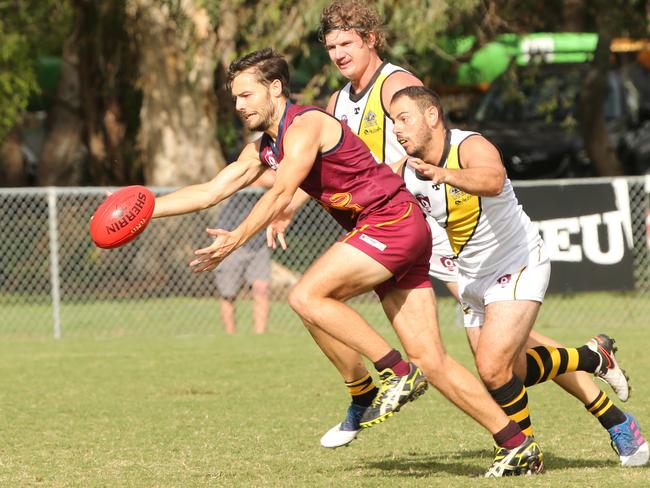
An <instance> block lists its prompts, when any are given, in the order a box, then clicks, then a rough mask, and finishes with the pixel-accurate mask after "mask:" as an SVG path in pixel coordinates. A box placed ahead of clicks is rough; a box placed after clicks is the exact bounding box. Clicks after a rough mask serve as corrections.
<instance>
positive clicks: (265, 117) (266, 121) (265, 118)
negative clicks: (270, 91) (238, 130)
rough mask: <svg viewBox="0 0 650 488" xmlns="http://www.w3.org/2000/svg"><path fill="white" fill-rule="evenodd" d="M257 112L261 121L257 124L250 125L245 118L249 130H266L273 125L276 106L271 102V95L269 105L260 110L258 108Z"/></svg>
mask: <svg viewBox="0 0 650 488" xmlns="http://www.w3.org/2000/svg"><path fill="white" fill-rule="evenodd" d="M256 112H257V116H258V117H259V121H258V122H257V123H256V124H253V125H249V121H248V119H244V121H245V123H246V127H248V130H250V131H253V132H264V131H266V130H267V129H268V128H269V127H271V123H272V122H273V116H274V115H275V108H274V107H273V104H272V103H271V99H270V97H269V99H268V103H267V105H266V106H265V107H263V108H261V109H259V110H256Z"/></svg>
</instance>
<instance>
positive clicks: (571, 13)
mask: <svg viewBox="0 0 650 488" xmlns="http://www.w3.org/2000/svg"><path fill="white" fill-rule="evenodd" d="M586 13H587V11H586V5H585V0H563V2H562V20H563V29H562V30H564V31H565V32H584V31H585V24H586Z"/></svg>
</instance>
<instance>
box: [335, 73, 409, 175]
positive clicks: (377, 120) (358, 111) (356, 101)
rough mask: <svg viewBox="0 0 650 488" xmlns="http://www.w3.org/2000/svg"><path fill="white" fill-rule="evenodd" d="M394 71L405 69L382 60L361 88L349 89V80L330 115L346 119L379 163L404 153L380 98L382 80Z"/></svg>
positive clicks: (390, 160)
mask: <svg viewBox="0 0 650 488" xmlns="http://www.w3.org/2000/svg"><path fill="white" fill-rule="evenodd" d="M396 71H406V70H404V69H402V68H400V67H399V66H395V65H394V64H390V63H388V62H384V63H383V64H382V65H381V66H380V68H379V69H378V70H377V72H376V73H375V74H374V76H373V77H372V79H371V80H370V83H368V86H366V87H365V88H364V89H363V90H361V92H359V93H352V83H348V84H347V85H345V86H344V87H343V88H342V89H341V90H340V91H339V93H338V95H337V97H336V105H335V106H334V116H335V117H336V118H337V119H339V120H343V121H345V122H347V124H348V126H349V127H350V129H352V130H353V131H354V132H355V133H356V134H357V135H358V136H359V137H360V138H361V139H362V140H363V142H365V143H366V146H368V147H369V148H370V150H371V151H372V153H373V154H374V156H375V158H376V159H377V161H379V162H380V163H394V162H395V161H397V160H399V159H400V158H402V157H403V156H404V155H405V154H406V152H405V151H404V148H403V147H402V146H401V144H400V143H399V142H397V138H396V137H395V134H393V121H392V120H390V118H388V115H387V114H386V110H385V108H384V104H383V103H382V100H381V88H382V86H383V84H384V81H385V80H386V78H388V76H389V75H391V74H392V73H395V72H396Z"/></svg>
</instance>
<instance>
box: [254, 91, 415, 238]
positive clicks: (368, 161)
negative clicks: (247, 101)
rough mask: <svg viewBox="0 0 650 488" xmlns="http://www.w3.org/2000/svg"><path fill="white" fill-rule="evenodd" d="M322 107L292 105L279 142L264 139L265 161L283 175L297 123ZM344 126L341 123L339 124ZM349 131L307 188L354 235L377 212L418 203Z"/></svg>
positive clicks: (323, 157) (321, 159)
mask: <svg viewBox="0 0 650 488" xmlns="http://www.w3.org/2000/svg"><path fill="white" fill-rule="evenodd" d="M309 110H318V111H320V112H323V113H325V114H326V115H328V116H330V115H329V114H327V113H326V112H325V111H323V110H321V109H320V108H318V107H312V106H303V105H297V104H292V103H290V102H287V107H286V109H285V112H284V115H283V116H282V120H281V121H280V126H279V129H278V137H277V140H276V141H275V142H273V140H272V139H271V137H270V136H269V135H268V134H264V135H263V136H262V141H261V145H260V160H261V161H262V162H263V163H264V164H266V165H268V166H269V167H271V168H272V169H274V170H275V169H277V168H278V166H279V165H280V164H281V163H282V158H283V156H284V147H283V139H284V134H285V133H286V131H287V129H288V128H289V126H291V123H292V122H293V119H294V118H295V117H296V116H298V115H300V114H302V113H305V112H307V111H309ZM337 121H338V120H337ZM339 123H340V124H341V127H342V128H343V131H342V134H341V139H340V140H339V142H338V144H337V145H336V146H335V147H333V148H332V149H330V150H329V151H327V152H324V153H318V155H317V157H316V161H315V162H314V165H313V167H312V169H311V171H310V172H309V174H308V175H307V177H306V178H305V180H304V181H303V182H302V183H301V185H300V188H302V189H303V190H304V191H305V192H306V193H307V194H309V195H310V196H311V197H312V198H315V199H316V200H318V201H319V202H320V203H321V204H322V205H323V206H324V207H325V208H326V209H328V211H329V212H330V213H331V214H332V216H333V217H334V218H335V219H336V220H337V222H338V223H339V224H341V226H343V228H345V229H346V230H351V229H352V228H354V227H355V225H356V222H357V220H359V219H360V218H363V217H365V216H366V215H368V214H370V213H372V211H373V210H374V209H377V208H379V207H382V206H384V205H388V204H391V203H398V202H404V201H411V202H414V203H415V199H414V198H413V196H412V195H411V193H409V191H408V190H407V189H406V186H405V185H404V180H403V179H402V178H400V177H399V176H398V175H396V174H395V173H393V171H392V170H391V169H390V168H389V167H388V166H387V165H385V164H378V163H377V162H376V161H375V158H374V157H373V155H372V153H371V152H370V150H369V149H368V147H367V146H366V144H365V143H364V142H363V141H362V140H361V139H360V138H359V137H358V136H357V135H356V134H355V133H354V132H352V131H351V130H350V128H349V127H348V126H347V124H345V123H342V122H339Z"/></svg>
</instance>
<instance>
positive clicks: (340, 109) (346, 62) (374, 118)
mask: <svg viewBox="0 0 650 488" xmlns="http://www.w3.org/2000/svg"><path fill="white" fill-rule="evenodd" d="M380 26H381V19H380V18H379V16H378V14H377V12H376V11H375V10H374V9H373V8H371V7H369V6H368V5H367V4H362V3H360V2H334V3H332V4H331V5H330V6H329V7H327V8H325V10H324V11H323V16H322V18H321V37H322V39H321V40H322V41H323V42H324V44H325V47H326V49H327V52H328V54H329V56H330V59H331V60H332V62H333V63H334V64H335V65H336V66H337V68H338V69H339V71H340V72H341V74H342V75H343V76H345V77H346V78H347V79H348V80H349V82H348V83H347V84H346V85H345V86H344V87H343V88H342V89H341V90H338V91H336V92H334V93H333V94H332V96H331V97H330V99H329V103H328V105H327V111H328V112H329V113H331V114H333V115H334V116H335V117H336V118H338V119H340V120H343V121H345V122H346V123H347V124H348V126H349V127H350V128H351V129H352V130H353V131H355V132H356V133H357V134H358V135H359V137H360V138H361V139H362V140H363V141H364V142H365V143H366V145H367V146H368V147H369V148H370V150H371V151H372V153H373V154H374V156H375V159H377V162H378V163H390V162H394V161H397V160H399V159H401V158H403V157H404V156H405V154H406V153H405V152H404V149H403V148H402V147H401V145H400V144H399V143H398V142H397V139H396V138H395V136H394V135H393V132H392V129H393V122H392V121H391V119H390V118H389V117H388V115H387V111H386V110H385V107H387V106H388V103H389V102H390V99H391V98H392V96H393V94H394V93H395V92H396V91H397V90H399V89H401V88H404V87H406V86H421V85H422V82H421V81H420V80H419V79H418V78H416V77H415V76H413V74H411V73H410V72H408V71H407V70H405V69H403V68H401V67H399V66H395V65H393V64H390V63H388V62H386V61H384V60H382V59H381V57H380V54H379V53H380V52H381V51H382V49H383V47H384V44H385V38H384V35H383V33H382V31H381V29H380ZM427 220H428V222H429V225H430V227H431V234H432V256H431V260H430V265H429V274H430V275H432V276H434V277H435V278H436V279H439V280H441V281H443V282H446V283H448V284H449V285H448V286H449V287H450V291H451V293H452V294H453V295H454V296H455V295H456V293H457V288H456V268H455V262H454V261H453V259H451V258H452V252H451V248H450V246H449V241H448V239H447V235H446V234H445V232H444V230H443V229H442V228H441V227H440V226H439V225H437V224H436V223H435V222H433V221H432V220H431V219H427ZM315 333H316V334H318V331H315ZM315 338H316V340H317V342H318V343H319V345H320V347H321V348H322V349H323V351H324V352H325V354H326V355H327V356H328V357H329V358H330V359H331V360H332V362H333V363H334V365H335V366H336V368H337V369H338V371H339V373H341V376H342V377H343V378H344V381H345V383H346V386H347V388H348V391H349V393H350V395H351V398H352V404H351V405H350V407H349V409H348V412H347V415H346V418H345V419H344V420H343V422H341V423H339V424H337V425H336V426H334V427H333V428H331V429H330V430H329V431H328V432H327V433H326V434H325V435H324V436H323V437H322V438H321V445H323V446H324V447H329V448H335V447H339V446H342V445H345V444H348V443H349V442H351V441H352V440H354V439H355V437H356V436H357V434H358V432H359V431H360V429H361V424H360V422H359V414H360V412H363V410H364V409H365V408H366V407H367V406H368V405H369V404H370V402H371V401H372V400H373V399H374V396H375V393H376V391H377V390H376V386H375V383H374V381H373V379H372V377H371V376H370V374H369V373H368V370H367V369H366V368H365V366H364V365H363V363H362V362H361V361H359V360H358V359H357V357H356V355H355V354H354V353H353V352H352V351H347V350H346V347H344V346H342V345H341V344H337V343H336V342H335V341H331V340H330V339H329V338H327V337H315Z"/></svg>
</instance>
